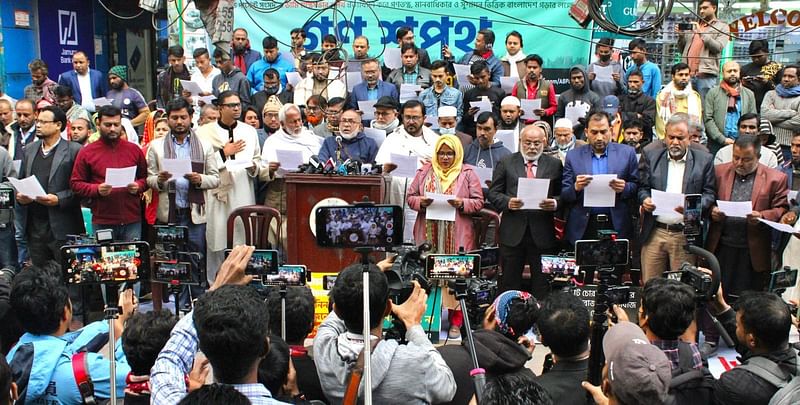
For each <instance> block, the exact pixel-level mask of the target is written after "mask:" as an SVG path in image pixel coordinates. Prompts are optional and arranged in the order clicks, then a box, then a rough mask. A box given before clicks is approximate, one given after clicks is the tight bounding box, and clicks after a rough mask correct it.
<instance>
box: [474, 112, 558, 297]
mask: <svg viewBox="0 0 800 405" xmlns="http://www.w3.org/2000/svg"><path fill="white" fill-rule="evenodd" d="M519 145H520V147H519V149H520V151H519V152H517V153H512V154H511V155H508V156H506V157H505V158H503V159H502V160H500V162H498V163H497V166H496V167H495V169H494V173H493V175H492V185H491V187H490V188H489V196H488V198H489V201H490V202H491V203H492V205H493V206H495V207H497V208H498V209H502V210H503V220H502V221H501V222H500V241H501V245H500V254H501V256H502V260H503V282H502V287H501V289H502V290H525V291H530V292H531V293H533V295H534V296H536V297H537V298H539V299H541V298H543V297H544V296H545V295H547V292H548V290H549V286H548V282H547V277H546V276H544V275H543V274H542V270H541V255H542V253H543V252H547V251H548V250H551V249H553V248H554V247H555V246H556V237H555V231H554V228H553V213H554V212H555V211H556V209H557V208H558V206H559V200H560V197H559V192H560V186H559V184H560V183H561V171H562V166H561V161H560V160H559V159H557V158H554V157H552V156H548V155H543V154H542V152H543V151H544V147H545V145H547V134H545V132H544V130H543V129H542V128H541V127H539V126H536V125H530V126H527V127H525V128H524V129H523V130H522V132H521V133H520V137H519ZM521 177H525V178H537V179H549V180H550V189H549V190H548V192H547V197H548V198H547V199H545V200H542V202H541V203H539V206H538V207H526V206H524V204H523V201H522V200H521V199H519V198H517V184H518V183H519V179H520V178H521ZM534 236H535V237H534ZM526 263H527V264H528V266H530V270H531V284H529V285H527V286H523V284H522V269H523V268H524V267H525V264H526Z"/></svg>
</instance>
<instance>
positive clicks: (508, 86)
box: [500, 76, 519, 94]
mask: <svg viewBox="0 0 800 405" xmlns="http://www.w3.org/2000/svg"><path fill="white" fill-rule="evenodd" d="M517 82H519V78H518V77H506V76H503V77H501V78H500V88H502V89H503V91H505V92H506V94H511V92H512V91H513V90H514V85H515V84H517Z"/></svg>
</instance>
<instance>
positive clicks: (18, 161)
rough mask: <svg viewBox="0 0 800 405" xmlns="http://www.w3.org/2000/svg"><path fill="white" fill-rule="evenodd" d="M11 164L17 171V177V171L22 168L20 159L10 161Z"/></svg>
mask: <svg viewBox="0 0 800 405" xmlns="http://www.w3.org/2000/svg"><path fill="white" fill-rule="evenodd" d="M11 164H12V165H13V166H14V171H16V172H17V177H19V171H20V169H22V161H21V160H15V161H13V162H11Z"/></svg>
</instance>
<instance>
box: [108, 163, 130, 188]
mask: <svg viewBox="0 0 800 405" xmlns="http://www.w3.org/2000/svg"><path fill="white" fill-rule="evenodd" d="M135 181H136V166H128V167H122V168H111V167H109V168H108V169H106V180H105V182H104V183H105V184H108V185H110V186H111V187H113V188H119V187H128V185H129V184H131V183H133V182H135Z"/></svg>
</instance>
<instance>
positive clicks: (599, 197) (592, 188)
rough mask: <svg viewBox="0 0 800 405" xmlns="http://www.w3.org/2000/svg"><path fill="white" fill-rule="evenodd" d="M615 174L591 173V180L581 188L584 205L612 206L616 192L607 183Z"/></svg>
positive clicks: (615, 176) (614, 177)
mask: <svg viewBox="0 0 800 405" xmlns="http://www.w3.org/2000/svg"><path fill="white" fill-rule="evenodd" d="M616 178H617V175H616V174H593V175H592V181H591V182H590V183H589V185H588V186H586V188H584V189H583V206H584V207H613V206H614V205H615V204H614V203H615V202H616V197H617V193H615V192H614V189H612V188H611V186H609V185H608V184H609V183H610V182H611V180H614V179H616Z"/></svg>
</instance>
